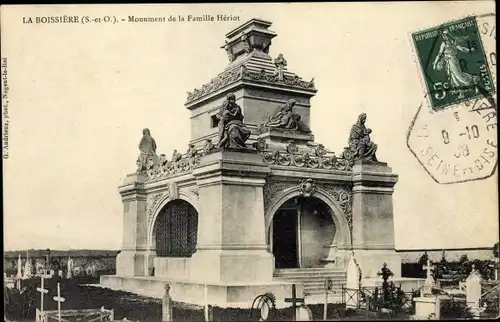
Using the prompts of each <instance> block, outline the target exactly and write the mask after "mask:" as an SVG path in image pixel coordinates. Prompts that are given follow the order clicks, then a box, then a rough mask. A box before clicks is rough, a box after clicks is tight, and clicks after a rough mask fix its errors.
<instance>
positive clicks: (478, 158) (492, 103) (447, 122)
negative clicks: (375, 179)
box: [407, 14, 498, 184]
mask: <svg viewBox="0 0 500 322" xmlns="http://www.w3.org/2000/svg"><path fill="white" fill-rule="evenodd" d="M466 21H469V22H470V21H472V20H466ZM474 23H475V25H477V27H478V32H479V34H480V37H481V39H480V41H481V43H482V45H483V46H482V48H483V50H484V57H486V61H485V64H486V67H487V68H488V71H489V73H491V74H490V75H491V81H492V84H493V86H495V84H496V36H495V28H496V25H495V15H494V14H492V15H483V16H477V17H475V20H474ZM475 90H477V91H478V93H479V94H480V95H479V96H470V97H468V99H467V97H466V99H464V100H456V101H454V102H451V104H449V105H447V107H446V108H439V109H436V106H435V105H434V101H433V98H430V97H429V96H431V95H433V96H435V94H436V91H429V92H427V94H426V95H425V97H424V99H423V102H422V104H421V105H420V107H419V109H418V111H417V114H416V115H415V118H414V119H413V121H412V123H411V125H410V127H409V130H408V136H407V144H408V147H409V149H410V151H411V152H412V153H413V155H414V156H415V157H416V158H417V160H418V162H419V163H420V164H421V165H422V167H423V168H424V169H425V171H426V172H427V173H428V174H429V175H430V176H431V177H432V178H433V179H434V181H436V182H437V183H441V184H450V183H459V182H467V181H472V180H480V179H485V178H488V177H490V176H492V175H493V174H494V173H495V171H496V168H497V159H498V158H497V154H498V148H497V104H496V100H497V97H496V91H495V90H491V89H490V88H485V87H484V86H481V85H477V84H476V85H475ZM476 94H477V93H476Z"/></svg>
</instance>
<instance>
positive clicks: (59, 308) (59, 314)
mask: <svg viewBox="0 0 500 322" xmlns="http://www.w3.org/2000/svg"><path fill="white" fill-rule="evenodd" d="M65 300H66V299H65V298H64V297H61V286H60V284H59V283H57V296H54V301H56V302H57V318H58V319H59V321H61V303H62V302H64V301H65Z"/></svg>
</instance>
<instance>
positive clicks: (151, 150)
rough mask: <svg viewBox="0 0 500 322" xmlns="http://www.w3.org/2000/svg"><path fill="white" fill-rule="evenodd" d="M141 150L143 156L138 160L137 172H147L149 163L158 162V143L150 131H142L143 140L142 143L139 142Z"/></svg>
mask: <svg viewBox="0 0 500 322" xmlns="http://www.w3.org/2000/svg"><path fill="white" fill-rule="evenodd" d="M139 150H140V151H141V154H140V155H139V158H138V159H137V166H138V169H137V172H141V171H144V170H146V167H147V165H148V163H149V161H150V160H153V161H155V162H156V159H157V156H156V142H155V139H153V137H152V136H151V132H150V131H149V129H143V130H142V139H141V142H139Z"/></svg>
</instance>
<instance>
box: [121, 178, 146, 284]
mask: <svg viewBox="0 0 500 322" xmlns="http://www.w3.org/2000/svg"><path fill="white" fill-rule="evenodd" d="M145 181H146V177H144V176H142V175H137V174H132V175H128V176H127V177H126V178H125V180H124V183H123V185H122V186H120V187H119V192H120V194H121V196H122V202H123V242H122V250H121V252H120V253H119V254H118V256H117V258H116V274H117V275H120V276H137V275H140V276H142V275H148V272H147V267H148V265H147V262H146V261H147V260H148V258H147V226H148V223H147V215H146V192H145V191H144V182H145Z"/></svg>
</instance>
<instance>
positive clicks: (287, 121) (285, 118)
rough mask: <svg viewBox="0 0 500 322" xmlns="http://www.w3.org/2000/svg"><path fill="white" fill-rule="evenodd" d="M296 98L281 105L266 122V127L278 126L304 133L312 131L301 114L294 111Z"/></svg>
mask: <svg viewBox="0 0 500 322" xmlns="http://www.w3.org/2000/svg"><path fill="white" fill-rule="evenodd" d="M296 102H297V101H295V100H294V99H290V100H288V102H286V103H285V104H283V105H281V106H280V107H279V108H278V109H277V110H276V112H275V114H274V115H273V116H271V117H270V118H269V120H267V122H266V123H264V127H268V128H277V129H283V130H291V131H299V132H304V133H309V132H311V131H310V130H309V128H307V126H306V125H305V124H304V122H302V121H301V118H302V117H301V116H300V114H298V113H296V112H294V111H293V107H294V106H295V103H296Z"/></svg>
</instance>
